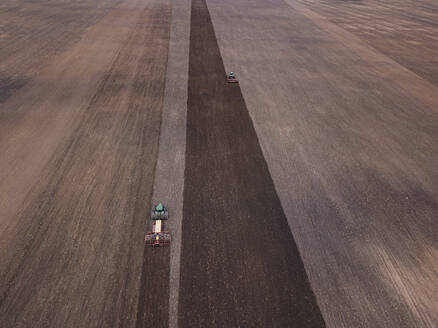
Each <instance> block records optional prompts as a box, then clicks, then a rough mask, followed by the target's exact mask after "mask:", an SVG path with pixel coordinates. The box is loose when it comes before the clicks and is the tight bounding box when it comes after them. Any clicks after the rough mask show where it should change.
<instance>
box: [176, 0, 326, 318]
mask: <svg viewBox="0 0 438 328" xmlns="http://www.w3.org/2000/svg"><path fill="white" fill-rule="evenodd" d="M186 141H187V148H186V171H185V190H184V210H183V214H184V218H183V237H182V258H181V289H180V307H179V325H180V327H324V326H325V324H324V321H323V319H322V317H321V314H320V311H319V308H318V305H317V304H316V300H315V297H314V295H313V293H312V290H311V288H310V285H309V282H308V279H307V275H306V272H305V270H304V266H303V263H302V261H301V258H300V254H299V252H298V250H297V246H296V244H295V242H294V239H293V237H292V234H291V232H290V229H289V227H288V225H287V221H286V218H285V215H284V213H283V210H282V208H281V205H280V201H279V199H278V197H277V194H276V191H275V189H274V185H273V182H272V179H271V177H270V174H269V171H268V168H267V165H266V162H265V160H264V158H263V155H262V152H261V149H260V146H259V143H258V139H257V136H256V134H255V131H254V128H253V125H252V121H251V118H250V116H249V114H248V111H247V109H246V106H245V102H244V100H243V98H242V94H241V92H240V88H239V85H237V84H227V82H226V81H225V70H224V66H223V63H222V59H221V55H220V52H219V48H218V45H217V41H216V37H215V33H214V30H213V26H212V23H211V20H210V16H209V12H208V9H207V6H206V3H205V1H204V0H194V1H193V2H192V17H191V36H190V57H189V94H188V113H187V140H186Z"/></svg>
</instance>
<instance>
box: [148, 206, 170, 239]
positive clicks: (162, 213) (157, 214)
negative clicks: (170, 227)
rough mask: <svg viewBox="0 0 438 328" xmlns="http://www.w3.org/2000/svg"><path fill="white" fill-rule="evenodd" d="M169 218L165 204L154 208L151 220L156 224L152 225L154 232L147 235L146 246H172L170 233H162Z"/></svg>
mask: <svg viewBox="0 0 438 328" xmlns="http://www.w3.org/2000/svg"><path fill="white" fill-rule="evenodd" d="M168 218H169V215H168V212H167V210H166V208H165V207H164V206H163V204H161V203H159V204H158V205H156V206H155V207H154V209H153V210H152V213H151V219H152V220H153V221H154V223H153V225H152V231H151V232H148V233H146V235H145V237H144V243H145V245H147V246H152V247H160V246H170V241H171V236H170V233H169V232H167V231H162V230H163V226H164V223H163V220H167V219H168Z"/></svg>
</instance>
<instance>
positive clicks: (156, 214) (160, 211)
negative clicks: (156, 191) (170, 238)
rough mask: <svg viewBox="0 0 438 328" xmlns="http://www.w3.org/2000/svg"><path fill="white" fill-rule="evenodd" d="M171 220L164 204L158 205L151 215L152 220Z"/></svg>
mask: <svg viewBox="0 0 438 328" xmlns="http://www.w3.org/2000/svg"><path fill="white" fill-rule="evenodd" d="M168 218H169V213H168V212H167V210H166V208H165V207H164V205H163V204H162V203H158V205H155V206H154V209H153V210H152V213H151V219H152V220H167V219H168Z"/></svg>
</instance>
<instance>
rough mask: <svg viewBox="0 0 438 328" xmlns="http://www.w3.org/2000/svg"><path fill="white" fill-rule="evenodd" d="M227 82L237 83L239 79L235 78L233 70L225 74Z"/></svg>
mask: <svg viewBox="0 0 438 328" xmlns="http://www.w3.org/2000/svg"><path fill="white" fill-rule="evenodd" d="M227 82H228V83H238V82H239V80H237V78H236V74H235V73H234V72H230V73H229V74H228V75H227Z"/></svg>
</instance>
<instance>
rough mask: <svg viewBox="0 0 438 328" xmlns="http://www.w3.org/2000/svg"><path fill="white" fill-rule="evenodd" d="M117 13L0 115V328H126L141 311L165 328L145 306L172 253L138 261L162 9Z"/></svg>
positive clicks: (151, 164) (164, 41) (130, 5)
mask: <svg viewBox="0 0 438 328" xmlns="http://www.w3.org/2000/svg"><path fill="white" fill-rule="evenodd" d="M93 5H95V2H88V3H87V5H86V6H84V8H82V9H83V11H84V15H85V16H86V15H87V13H86V12H87V8H88V7H90V6H91V7H92V6H93ZM114 5H115V7H113V8H111V9H110V10H109V11H108V13H107V14H106V15H105V16H103V17H102V18H101V19H100V20H97V22H96V24H94V25H92V26H91V27H90V28H89V29H87V30H86V31H83V34H82V35H81V36H80V37H79V39H78V42H76V43H74V44H73V45H71V46H70V47H67V48H66V49H64V50H63V51H62V52H61V53H60V54H59V55H57V56H55V57H53V58H52V61H51V63H50V64H48V65H47V66H46V67H44V68H42V69H41V70H40V71H39V72H38V74H36V76H35V78H33V79H32V81H30V82H29V83H27V84H26V85H25V86H24V87H23V88H21V89H20V90H18V91H17V92H16V93H14V94H13V95H11V96H10V97H8V99H7V100H6V101H5V102H4V103H3V104H2V107H1V109H0V110H1V113H2V120H1V124H2V130H1V135H2V138H1V141H0V149H1V150H2V158H1V161H0V165H1V172H2V180H1V190H2V202H1V206H2V207H1V210H2V230H1V233H2V235H1V237H2V238H1V246H2V247H1V250H0V261H1V262H0V268H1V270H0V281H1V284H0V299H1V301H0V320H1V321H0V326H2V327H29V326H32V327H48V326H50V327H84V326H87V327H102V326H124V327H126V326H134V325H135V324H136V321H137V308H138V310H139V311H143V310H144V312H145V314H143V313H140V314H139V315H138V317H140V318H144V320H145V321H146V322H148V321H150V322H154V321H153V320H155V322H159V321H161V322H163V320H164V322H163V326H165V325H166V320H167V319H166V318H167V314H168V312H167V310H166V308H165V307H164V308H163V309H162V310H161V311H162V312H164V313H162V312H160V310H159V309H160V308H161V307H160V305H161V304H158V305H157V309H158V310H157V311H155V308H151V306H152V304H154V302H152V301H156V300H157V298H156V297H155V295H156V294H157V293H159V292H160V291H163V292H164V293H166V288H165V286H166V283H167V282H168V272H167V271H166V267H167V270H168V256H167V257H160V258H158V257H157V258H156V260H154V258H153V257H150V256H149V255H148V253H147V251H146V253H145V254H144V256H143V253H144V249H143V243H142V238H143V233H144V230H145V228H146V222H148V216H149V215H148V213H149V209H150V203H151V193H152V184H153V175H154V168H155V163H156V157H157V148H158V136H159V127H160V119H161V110H162V106H163V94H164V81H165V73H166V63H167V51H168V42H169V24H170V4H169V2H166V1H154V0H151V1H146V2H144V1H137V0H132V1H125V2H124V3H123V4H121V5H120V6H118V5H117V4H116V3H114ZM33 6H35V4H34V3H31V4H30V7H33ZM67 6H68V4H67ZM26 8H27V7H26V6H25V5H24V6H23V7H22V8H21V9H20V10H25V9H26ZM41 12H44V8H43V9H41ZM37 14H38V13H35V15H37ZM68 14H69V10H68V9H67V10H66V13H65V15H68ZM73 14H75V12H73ZM75 15H78V16H80V15H81V12H78V13H76V14H75ZM72 19H73V18H72ZM73 33H75V31H73ZM78 33H79V32H78ZM41 51H42V53H39V52H37V54H35V56H37V55H39V56H44V51H43V50H41ZM23 61H26V60H25V58H24V59H23ZM22 168H23V169H22ZM29 190H30V192H28V191H29ZM142 263H143V264H142ZM160 265H161V266H162V268H163V269H162V270H157V267H159V266H160ZM142 266H143V276H146V277H147V279H142V280H141V281H140V277H141V274H142ZM158 281H161V283H159V282H158ZM162 286H163V287H164V288H161V287H162ZM154 288H156V289H154ZM157 289H159V290H157ZM144 290H147V291H148V292H149V293H145V294H143V295H141V293H142V291H144ZM139 294H140V295H141V296H142V297H141V302H140V305H138V303H139V302H138V299H139ZM167 295H168V294H167ZM167 295H164V297H162V299H163V300H164V301H163V303H164V304H167V300H168V296H167ZM143 296H144V297H143ZM160 315H161V317H159V318H158V319H157V317H158V316H160ZM139 326H141V325H139Z"/></svg>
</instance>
